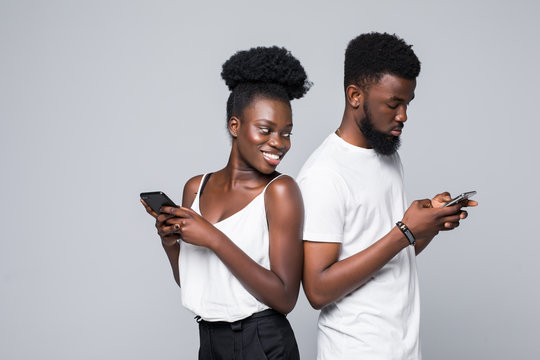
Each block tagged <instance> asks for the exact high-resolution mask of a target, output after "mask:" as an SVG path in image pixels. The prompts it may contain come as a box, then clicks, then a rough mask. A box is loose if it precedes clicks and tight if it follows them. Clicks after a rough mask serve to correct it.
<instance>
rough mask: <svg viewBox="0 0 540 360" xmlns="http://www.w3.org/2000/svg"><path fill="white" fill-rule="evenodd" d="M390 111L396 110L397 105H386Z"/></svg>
mask: <svg viewBox="0 0 540 360" xmlns="http://www.w3.org/2000/svg"><path fill="white" fill-rule="evenodd" d="M386 105H387V106H388V107H389V108H390V109H392V110H395V109H397V108H398V106H399V104H398V105H390V104H386Z"/></svg>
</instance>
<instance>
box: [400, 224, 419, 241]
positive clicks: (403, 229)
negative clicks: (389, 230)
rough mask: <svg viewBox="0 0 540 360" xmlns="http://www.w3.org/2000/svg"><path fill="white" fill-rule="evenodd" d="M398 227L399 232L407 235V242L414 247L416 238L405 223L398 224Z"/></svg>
mask: <svg viewBox="0 0 540 360" xmlns="http://www.w3.org/2000/svg"><path fill="white" fill-rule="evenodd" d="M396 225H397V227H398V229H399V230H401V232H402V233H403V235H405V237H406V238H407V240H409V244H410V245H414V244H416V238H415V237H414V235H413V233H412V231H411V230H410V229H409V228H408V227H407V225H405V224H404V223H403V222H401V221H398V222H397V223H396Z"/></svg>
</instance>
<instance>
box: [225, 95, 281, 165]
mask: <svg viewBox="0 0 540 360" xmlns="http://www.w3.org/2000/svg"><path fill="white" fill-rule="evenodd" d="M238 120H239V121H238ZM229 129H230V131H231V133H232V134H233V136H234V135H235V134H236V139H235V141H236V146H237V149H238V153H239V155H240V158H241V159H242V160H243V161H244V162H245V163H246V165H248V166H250V167H253V168H255V169H256V170H258V171H259V172H262V173H264V174H271V173H272V172H274V170H275V169H276V167H277V166H278V164H279V163H280V161H281V159H283V157H284V156H285V154H286V153H287V151H289V148H290V147H291V139H290V135H291V131H292V113H291V107H290V104H289V103H288V102H284V101H282V100H275V99H268V98H265V97H255V99H254V100H253V101H252V102H251V104H249V105H248V106H247V107H246V108H245V109H244V112H243V114H242V115H241V117H240V119H236V118H234V117H233V118H232V119H231V120H230V121H229Z"/></svg>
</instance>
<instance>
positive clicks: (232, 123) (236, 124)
mask: <svg viewBox="0 0 540 360" xmlns="http://www.w3.org/2000/svg"><path fill="white" fill-rule="evenodd" d="M227 127H228V129H229V134H231V136H232V137H233V138H236V137H237V136H238V130H239V129H240V119H239V118H237V117H236V116H231V118H230V119H229V124H228V126H227Z"/></svg>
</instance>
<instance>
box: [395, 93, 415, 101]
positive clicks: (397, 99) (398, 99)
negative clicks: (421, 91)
mask: <svg viewBox="0 0 540 360" xmlns="http://www.w3.org/2000/svg"><path fill="white" fill-rule="evenodd" d="M413 100H414V94H413V96H412V98H411V100H410V101H409V102H411V101H413ZM390 101H400V102H407V101H405V99H402V98H400V97H399V96H392V97H391V98H390Z"/></svg>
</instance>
